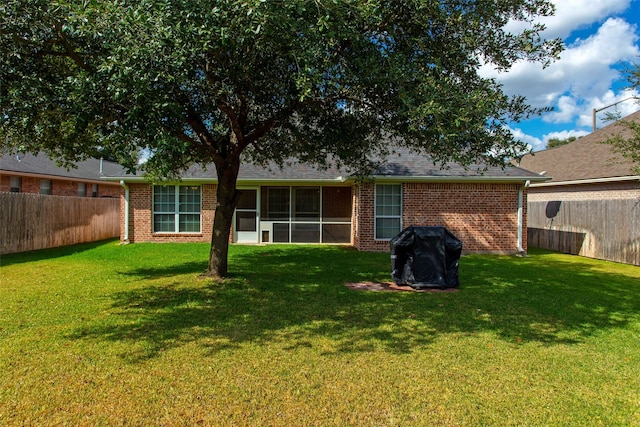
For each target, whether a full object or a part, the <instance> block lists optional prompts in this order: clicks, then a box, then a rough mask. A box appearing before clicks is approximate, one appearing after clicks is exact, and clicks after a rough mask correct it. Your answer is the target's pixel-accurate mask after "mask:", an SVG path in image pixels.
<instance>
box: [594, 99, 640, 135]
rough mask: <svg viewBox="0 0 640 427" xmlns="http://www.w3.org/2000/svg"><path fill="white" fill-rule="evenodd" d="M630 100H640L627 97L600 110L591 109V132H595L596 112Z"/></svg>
mask: <svg viewBox="0 0 640 427" xmlns="http://www.w3.org/2000/svg"><path fill="white" fill-rule="evenodd" d="M630 99H640V98H638V97H637V96H630V97H628V98H625V99H622V100H620V101H618V102H614V103H613V104H609V105H607V106H604V107H602V108H598V109H596V108H594V109H593V115H592V122H593V132H595V131H596V113H598V112H600V111H602V110H606V109H607V108H609V107H613V106H614V105H618V104H620V103H621V102H624V101H628V100H630Z"/></svg>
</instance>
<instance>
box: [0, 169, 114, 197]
mask: <svg viewBox="0 0 640 427" xmlns="http://www.w3.org/2000/svg"><path fill="white" fill-rule="evenodd" d="M21 178H22V189H21V192H22V193H35V194H39V193H40V178H38V177H33V176H23V177H21ZM79 182H85V181H82V180H65V179H51V194H52V195H53V196H77V195H78V183H79ZM85 185H86V197H91V191H92V187H93V183H91V182H85ZM10 190H11V175H5V174H2V175H0V191H2V192H9V191H10ZM119 196H120V184H118V183H106V182H105V183H99V184H98V197H119Z"/></svg>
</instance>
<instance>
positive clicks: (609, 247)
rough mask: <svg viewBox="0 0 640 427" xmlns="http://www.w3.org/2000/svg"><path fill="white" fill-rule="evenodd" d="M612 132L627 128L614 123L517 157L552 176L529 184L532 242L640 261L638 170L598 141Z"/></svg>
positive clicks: (636, 115)
mask: <svg viewBox="0 0 640 427" xmlns="http://www.w3.org/2000/svg"><path fill="white" fill-rule="evenodd" d="M624 120H640V111H639V112H636V113H634V114H631V115H630V116H628V117H625V118H624ZM616 134H619V135H621V136H623V137H624V136H629V130H628V129H627V128H626V127H623V126H620V125H618V124H615V123H613V124H610V125H608V126H606V127H604V128H602V129H600V130H597V131H595V132H593V133H591V134H589V135H586V136H584V137H582V138H579V139H577V140H576V141H573V142H571V143H569V144H566V145H562V146H559V147H556V148H551V149H549V150H544V151H539V152H536V153H534V154H529V155H526V156H524V157H523V158H522V160H521V161H520V163H519V166H521V167H523V168H525V169H527V170H531V171H534V172H538V173H539V174H542V175H544V176H548V177H550V178H551V180H549V181H547V182H537V183H533V182H532V184H531V187H530V188H529V244H530V245H531V246H538V247H542V248H547V249H553V250H558V251H562V252H566V253H572V254H579V255H583V256H588V257H593V258H602V259H608V260H612V261H618V262H625V263H630V264H636V265H640V176H638V175H637V174H635V173H634V172H633V171H632V168H633V166H634V165H633V164H632V163H631V162H630V161H628V160H626V159H625V158H623V157H622V156H620V155H618V154H616V153H614V152H613V149H612V147H611V145H608V144H603V142H604V141H606V140H607V139H608V138H610V137H611V136H613V135H616Z"/></svg>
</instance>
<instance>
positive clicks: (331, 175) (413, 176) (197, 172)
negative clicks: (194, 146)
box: [107, 150, 548, 184]
mask: <svg viewBox="0 0 640 427" xmlns="http://www.w3.org/2000/svg"><path fill="white" fill-rule="evenodd" d="M181 178H182V180H183V181H191V182H215V181H216V173H215V167H214V166H213V165H209V166H207V167H206V168H203V167H201V166H199V165H193V166H191V167H190V168H189V169H188V170H187V171H186V172H185V173H184V174H182V175H181ZM373 178H375V179H377V180H380V181H383V180H387V181H405V182H406V181H438V182H447V181H449V182H450V181H466V182H469V181H484V182H489V181H495V182H525V181H527V180H530V181H546V180H547V179H548V178H546V177H543V176H540V175H538V174H536V173H533V172H530V171H527V170H524V169H522V168H519V167H516V166H513V165H508V166H507V167H505V168H501V167H489V168H486V167H484V166H483V165H468V166H467V167H466V168H465V167H463V166H461V165H458V164H455V163H447V164H445V165H444V167H440V165H435V164H434V163H433V161H432V160H431V158H430V157H428V156H424V155H417V154H411V153H409V152H408V151H406V150H401V152H400V153H399V154H393V155H391V156H389V157H388V158H387V160H386V162H384V163H383V165H382V167H380V168H379V169H378V172H377V173H375V174H374V176H373ZM107 179H110V180H124V181H128V182H135V181H142V180H144V177H143V176H142V175H126V176H122V175H120V176H118V175H113V176H110V177H108V178H107ZM351 179H352V177H351V176H350V174H349V172H348V170H347V169H338V168H336V167H329V168H328V169H326V170H323V169H319V168H316V167H313V166H309V165H306V164H303V163H300V162H298V161H295V160H292V161H288V162H286V163H285V164H284V166H283V167H282V168H280V167H278V166H277V165H275V164H271V165H269V166H268V167H261V166H256V165H253V164H250V163H243V164H242V165H241V167H240V173H239V175H238V183H239V184H243V183H244V184H248V183H275V182H345V181H350V180H351Z"/></svg>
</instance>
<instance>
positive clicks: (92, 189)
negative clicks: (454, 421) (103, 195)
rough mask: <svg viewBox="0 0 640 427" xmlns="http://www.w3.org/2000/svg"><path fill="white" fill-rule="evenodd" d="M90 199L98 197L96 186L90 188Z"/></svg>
mask: <svg viewBox="0 0 640 427" xmlns="http://www.w3.org/2000/svg"><path fill="white" fill-rule="evenodd" d="M91 197H98V184H93V185H92V186H91Z"/></svg>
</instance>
